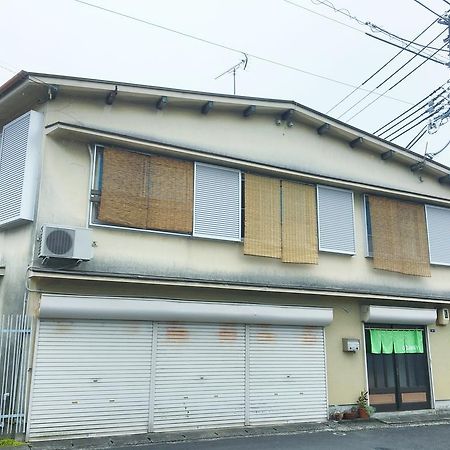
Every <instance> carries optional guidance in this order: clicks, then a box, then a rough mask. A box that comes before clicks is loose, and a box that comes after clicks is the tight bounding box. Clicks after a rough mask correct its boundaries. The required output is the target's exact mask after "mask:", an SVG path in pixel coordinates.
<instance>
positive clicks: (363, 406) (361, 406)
mask: <svg viewBox="0 0 450 450" xmlns="http://www.w3.org/2000/svg"><path fill="white" fill-rule="evenodd" d="M357 404H358V413H359V417H360V418H361V419H368V418H369V417H370V416H371V415H372V414H373V413H374V412H375V408H374V407H373V406H370V405H369V393H368V392H367V391H361V393H360V394H359V397H358V401H357Z"/></svg>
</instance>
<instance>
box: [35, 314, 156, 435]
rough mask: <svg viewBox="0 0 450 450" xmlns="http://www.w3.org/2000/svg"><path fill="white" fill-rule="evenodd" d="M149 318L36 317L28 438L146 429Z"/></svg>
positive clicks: (149, 337)
mask: <svg viewBox="0 0 450 450" xmlns="http://www.w3.org/2000/svg"><path fill="white" fill-rule="evenodd" d="M151 342H152V324H151V322H122V321H97V320H91V321H63V320H60V321H51V320H43V321H41V323H40V328H39V335H38V345H37V354H36V360H35V366H34V376H33V386H32V389H33V391H32V402H31V412H30V423H29V438H30V439H31V440H40V439H51V438H67V437H89V436H99V435H109V434H129V433H146V432H147V430H148V416H149V385H150V367H151V348H152V345H151Z"/></svg>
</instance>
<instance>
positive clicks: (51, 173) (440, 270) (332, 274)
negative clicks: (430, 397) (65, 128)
mask: <svg viewBox="0 0 450 450" xmlns="http://www.w3.org/2000/svg"><path fill="white" fill-rule="evenodd" d="M89 114H90V112H89V111H88V114H87V115H88V117H89ZM186 114H187V113H186ZM187 115H188V114H187ZM124 120H125V121H127V120H128V119H126V118H124ZM189 120H191V119H189ZM231 123H233V122H231ZM116 125H117V126H118V124H116ZM230 126H231V125H230ZM236 127H237V129H240V125H239V124H236ZM199 134H201V133H199ZM320 139H321V138H319V137H316V140H320ZM289 148H290V147H289ZM288 150H289V149H288V148H285V149H284V151H285V152H287V151H288ZM289 151H290V152H291V153H293V154H295V149H292V148H290V150H289ZM346 151H347V150H346ZM274 153H277V152H274ZM311 153H319V152H318V150H317V149H314V152H311ZM345 165H346V166H348V167H351V166H352V164H351V163H349V162H348V160H347V162H346V164H345ZM370 169H371V167H370V166H369V168H368V169H367V171H368V172H370V171H371V170H370ZM43 171H44V172H43V177H42V184H41V193H40V203H39V212H38V226H40V225H42V224H44V223H50V224H59V225H63V226H64V225H67V226H85V225H86V224H87V223H88V206H89V205H88V199H89V175H90V157H89V152H88V148H87V145H85V144H82V143H79V142H73V141H65V140H58V139H54V138H52V137H47V138H46V139H45V140H44V168H43ZM399 172H400V171H399ZM408 176H409V177H410V178H411V177H413V176H412V175H411V174H410V173H409V174H408ZM412 179H415V178H414V177H413V178H412ZM435 183H436V184H437V185H439V184H438V183H437V182H435ZM438 187H439V189H443V188H442V187H441V186H440V185H439V186H438ZM355 221H356V224H355V226H356V255H355V256H348V255H338V254H331V253H324V252H321V253H320V258H319V264H318V265H301V264H285V263H282V262H281V261H280V260H276V259H271V258H263V257H254V256H245V255H244V254H243V245H242V243H236V242H225V241H218V240H208V239H200V238H193V237H185V236H174V235H168V234H164V233H154V232H146V231H130V230H124V229H112V228H101V227H93V230H94V234H93V236H94V241H95V245H96V247H95V252H94V258H93V259H92V261H90V262H88V263H83V264H82V265H81V266H80V269H81V270H88V271H98V272H108V273H128V274H141V275H152V276H161V277H181V278H194V279H201V280H220V281H229V282H239V283H255V284H260V283H264V284H270V285H284V286H304V287H311V288H325V289H340V290H347V291H348V290H351V291H362V292H379V293H384V294H390V295H418V296H423V297H428V296H429V295H430V294H433V295H439V296H442V297H444V298H450V285H449V283H448V275H449V273H450V268H448V267H437V266H436V267H433V268H432V277H431V278H424V277H413V276H407V275H401V274H396V273H390V272H385V271H380V270H375V269H373V267H372V260H371V259H370V258H366V257H365V236H364V235H365V231H364V215H363V191H361V192H355Z"/></svg>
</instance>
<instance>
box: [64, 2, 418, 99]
mask: <svg viewBox="0 0 450 450" xmlns="http://www.w3.org/2000/svg"><path fill="white" fill-rule="evenodd" d="M72 1H74V2H76V3H79V4H82V5H85V6H89V7H91V8H95V9H98V10H100V11H104V12H108V13H110V14H114V15H116V16H119V17H123V18H125V19H129V20H132V21H135V22H139V23H142V24H145V25H149V26H151V27H155V28H158V29H160V30H164V31H168V32H170V33H174V34H177V35H179V36H182V37H185V38H189V39H192V40H195V41H197V42H202V43H203V44H208V45H211V46H214V47H217V48H221V49H223V50H228V51H231V52H235V53H239V54H241V55H242V54H245V55H247V56H249V57H251V58H254V59H257V60H259V61H263V62H266V63H269V64H273V65H276V66H279V67H283V68H285V69H289V70H294V71H296V72H300V73H303V74H305V75H310V76H312V77H315V78H319V79H322V80H326V81H329V82H332V83H336V84H340V85H342V86H347V87H352V88H355V87H356V86H355V85H353V84H351V83H347V82H344V81H340V80H336V79H334V78H331V77H327V76H325V75H320V74H317V73H314V72H311V71H308V70H305V69H302V68H300V67H296V66H292V65H290V64H285V63H282V62H280V61H276V60H273V59H269V58H265V57H263V56H259V55H256V54H254V53H251V52H248V51H247V50H243V49H238V48H234V47H230V46H228V45H224V44H220V43H218V42H214V41H211V40H208V39H205V38H202V37H199V36H195V35H192V34H189V33H185V32H183V31H179V30H175V29H174V28H169V27H166V26H164V25H159V24H157V23H154V22H150V21H148V20H144V19H140V18H138V17H134V16H130V15H129V14H125V13H121V12H119V11H115V10H113V9H108V8H105V7H103V6H99V5H95V4H93V3H89V2H86V1H83V0H72ZM361 90H362V91H366V92H367V91H368V89H364V88H361ZM386 98H390V99H391V100H396V101H399V102H401V103H405V104H408V105H410V104H411V103H410V102H408V101H405V100H401V99H398V98H394V97H386Z"/></svg>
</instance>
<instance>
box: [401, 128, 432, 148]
mask: <svg viewBox="0 0 450 450" xmlns="http://www.w3.org/2000/svg"><path fill="white" fill-rule="evenodd" d="M427 128H428V125H425V126H424V127H423V128H422V129H421V130H420V131H419V132H418V133H417V134H416V135H415V136H414V137H413V138H412V139H411V141H409V142H408V144H407V145H406V147H405V148H407V149H408V150H410V149H411V148H413V147H414V146H415V145H416V144H417V143H418V142H419V141H420V140H421V139H422V138H423V137H424V136H425V134H426V133H427Z"/></svg>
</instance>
